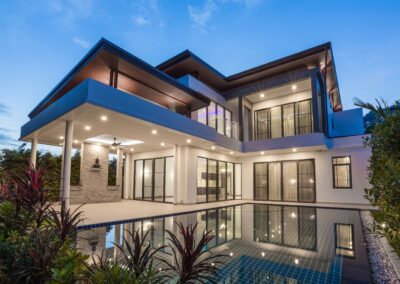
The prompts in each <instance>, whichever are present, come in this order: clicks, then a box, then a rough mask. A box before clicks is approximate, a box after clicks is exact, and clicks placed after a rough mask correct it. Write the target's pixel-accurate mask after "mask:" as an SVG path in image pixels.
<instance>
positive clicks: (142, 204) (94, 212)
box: [71, 200, 374, 225]
mask: <svg viewBox="0 0 400 284" xmlns="http://www.w3.org/2000/svg"><path fill="white" fill-rule="evenodd" d="M246 203H258V204H272V205H294V206H311V207H326V208H343V209H360V210H373V209H374V207H372V206H370V205H360V204H334V203H297V202H296V203H294V202H269V201H254V200H232V201H222V202H213V203H201V204H177V205H173V204H170V203H158V202H148V201H138V200H122V201H119V202H107V203H92V204H84V205H82V207H81V208H80V210H81V211H84V214H83V217H84V218H85V220H84V222H83V223H82V225H92V224H99V223H106V222H114V221H120V220H131V219H138V218H146V217H153V216H161V215H169V214H176V213H185V212H190V211H198V210H204V209H212V208H217V207H224V206H231V205H239V204H246ZM78 206H79V205H71V209H72V210H74V209H76V208H77V207H78Z"/></svg>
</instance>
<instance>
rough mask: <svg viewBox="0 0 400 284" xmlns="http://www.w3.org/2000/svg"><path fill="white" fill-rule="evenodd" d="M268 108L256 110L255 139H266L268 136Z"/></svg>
mask: <svg viewBox="0 0 400 284" xmlns="http://www.w3.org/2000/svg"><path fill="white" fill-rule="evenodd" d="M269 111H270V110H269V109H263V110H259V111H256V127H257V129H256V139H257V140H262V139H268V138H270V137H269Z"/></svg>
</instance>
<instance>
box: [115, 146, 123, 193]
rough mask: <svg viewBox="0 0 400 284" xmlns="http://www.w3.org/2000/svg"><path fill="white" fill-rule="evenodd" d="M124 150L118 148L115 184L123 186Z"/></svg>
mask: <svg viewBox="0 0 400 284" xmlns="http://www.w3.org/2000/svg"><path fill="white" fill-rule="evenodd" d="M123 155H124V152H123V151H122V149H120V148H117V164H116V169H115V185H119V186H120V187H121V188H122V160H123Z"/></svg>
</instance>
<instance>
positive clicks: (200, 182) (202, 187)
mask: <svg viewBox="0 0 400 284" xmlns="http://www.w3.org/2000/svg"><path fill="white" fill-rule="evenodd" d="M197 202H207V159H205V158H197Z"/></svg>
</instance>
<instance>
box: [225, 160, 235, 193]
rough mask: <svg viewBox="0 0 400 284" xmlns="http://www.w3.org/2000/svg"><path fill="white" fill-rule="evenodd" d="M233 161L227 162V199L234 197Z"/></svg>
mask: <svg viewBox="0 0 400 284" xmlns="http://www.w3.org/2000/svg"><path fill="white" fill-rule="evenodd" d="M233 165H234V164H233V163H227V167H226V199H233V197H234V196H233V183H234V174H233Z"/></svg>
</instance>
